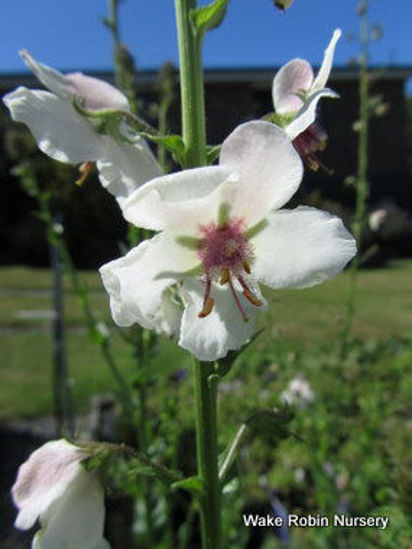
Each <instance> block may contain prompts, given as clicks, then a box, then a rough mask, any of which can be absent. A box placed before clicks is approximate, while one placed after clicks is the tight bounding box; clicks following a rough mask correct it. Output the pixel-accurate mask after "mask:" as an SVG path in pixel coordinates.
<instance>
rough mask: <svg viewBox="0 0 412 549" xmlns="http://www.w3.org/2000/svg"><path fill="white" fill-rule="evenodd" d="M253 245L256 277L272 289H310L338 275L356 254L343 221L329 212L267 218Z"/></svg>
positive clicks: (298, 211)
mask: <svg viewBox="0 0 412 549" xmlns="http://www.w3.org/2000/svg"><path fill="white" fill-rule="evenodd" d="M268 221H269V224H268V226H267V227H266V228H265V229H264V230H263V231H262V232H260V233H259V234H258V235H257V236H256V237H255V238H254V239H253V241H252V244H253V246H254V253H255V258H256V259H255V262H254V264H253V265H252V274H253V276H254V277H255V278H256V279H257V280H258V281H259V282H262V283H263V284H266V285H267V286H270V287H271V288H308V287H310V286H314V285H315V284H319V283H321V282H323V281H324V280H327V279H329V278H332V277H333V276H335V275H336V274H338V273H339V272H340V271H341V270H342V269H343V268H344V267H345V265H346V264H347V263H348V261H349V260H350V259H351V258H352V257H353V256H354V255H355V253H356V243H355V240H354V238H353V237H352V235H351V234H350V233H349V232H348V231H347V229H346V228H345V226H344V225H343V223H342V221H341V220H340V219H339V218H338V217H335V216H333V215H331V214H329V213H327V212H324V211H322V210H317V209H316V208H309V207H307V206H302V207H299V208H297V209H295V210H280V211H277V212H273V213H271V214H270V215H269V217H268Z"/></svg>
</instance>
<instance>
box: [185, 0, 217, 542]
mask: <svg viewBox="0 0 412 549" xmlns="http://www.w3.org/2000/svg"><path fill="white" fill-rule="evenodd" d="M195 8H196V0H175V9H176V23H177V34H178V44H179V61H180V67H179V71H180V93H181V104H182V130H183V141H184V144H185V165H184V167H186V168H193V167H196V166H204V165H206V128H205V105H204V92H203V71H202V55H201V38H200V37H199V36H198V35H197V34H196V32H195V30H194V27H193V25H192V23H191V21H190V12H191V10H193V9H195ZM213 372H214V371H213V365H212V364H210V363H199V362H198V361H197V360H195V359H193V376H194V397H195V412H196V449H197V470H198V476H199V478H200V479H201V481H202V483H203V487H204V493H203V494H202V496H201V497H200V498H199V504H200V518H201V531H202V547H203V549H220V548H221V547H222V526H221V488H220V483H219V471H218V463H217V456H218V448H217V419H216V404H217V402H216V385H217V380H218V376H217V375H216V374H214V373H213Z"/></svg>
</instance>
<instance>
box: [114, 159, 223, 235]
mask: <svg viewBox="0 0 412 549" xmlns="http://www.w3.org/2000/svg"><path fill="white" fill-rule="evenodd" d="M231 175H232V172H231V170H228V169H226V168H225V167H219V166H208V167H205V168H195V169H192V170H184V171H182V172H178V173H173V174H169V175H165V176H163V177H159V178H157V179H154V180H152V181H150V182H148V183H147V184H145V185H143V186H142V187H140V189H138V190H137V191H135V192H134V193H133V194H132V195H131V196H130V198H129V199H128V200H127V201H126V202H124V203H123V204H122V211H123V215H124V217H125V218H126V219H127V221H130V223H133V224H134V225H137V226H138V227H144V228H146V229H152V230H155V231H160V230H163V229H167V230H169V231H172V232H177V233H178V234H187V235H188V234H196V233H197V232H198V228H199V225H202V224H205V223H208V222H209V221H211V220H214V219H216V217H217V213H218V209H219V200H220V199H219V197H220V194H219V187H220V186H221V185H222V183H224V182H225V181H227V180H228V179H229V178H230V176H231Z"/></svg>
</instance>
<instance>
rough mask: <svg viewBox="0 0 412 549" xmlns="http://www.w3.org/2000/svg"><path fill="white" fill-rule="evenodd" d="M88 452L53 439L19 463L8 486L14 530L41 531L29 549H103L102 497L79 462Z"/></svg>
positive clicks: (94, 479)
mask: <svg viewBox="0 0 412 549" xmlns="http://www.w3.org/2000/svg"><path fill="white" fill-rule="evenodd" d="M88 457H89V455H88V453H87V452H86V451H85V450H83V449H81V448H78V447H76V446H73V445H72V444H70V443H69V442H67V441H65V440H53V441H51V442H47V443H46V444H44V445H43V446H41V447H40V448H39V449H38V450H36V451H35V452H33V453H32V454H31V455H30V457H29V459H28V460H27V461H26V462H25V463H23V465H21V467H20V468H19V472H18V474H17V480H16V482H15V483H14V485H13V488H12V496H13V501H14V503H15V504H16V506H17V507H18V509H19V513H18V516H17V519H16V522H15V526H16V528H19V529H21V530H28V529H29V528H31V527H32V526H33V525H34V523H35V522H36V521H37V519H39V520H40V523H41V526H42V528H41V530H39V531H38V532H37V533H36V535H35V537H34V539H33V545H32V547H33V548H34V549H63V548H64V549H107V548H109V547H110V546H109V544H108V543H107V541H106V540H105V539H104V538H103V526H104V494H103V489H102V487H101V485H100V483H99V480H98V478H97V476H96V474H95V473H94V472H87V471H86V469H84V467H83V466H82V465H81V461H83V460H84V459H87V458H88Z"/></svg>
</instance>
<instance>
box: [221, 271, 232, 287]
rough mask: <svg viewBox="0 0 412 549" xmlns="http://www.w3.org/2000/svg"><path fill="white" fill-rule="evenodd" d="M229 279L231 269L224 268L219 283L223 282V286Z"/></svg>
mask: <svg viewBox="0 0 412 549" xmlns="http://www.w3.org/2000/svg"><path fill="white" fill-rule="evenodd" d="M229 279H230V272H229V269H227V268H224V269H222V271H221V273H220V280H219V284H221V285H222V286H223V285H224V284H226V283H227V282H229Z"/></svg>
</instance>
